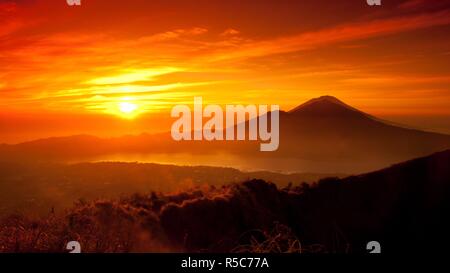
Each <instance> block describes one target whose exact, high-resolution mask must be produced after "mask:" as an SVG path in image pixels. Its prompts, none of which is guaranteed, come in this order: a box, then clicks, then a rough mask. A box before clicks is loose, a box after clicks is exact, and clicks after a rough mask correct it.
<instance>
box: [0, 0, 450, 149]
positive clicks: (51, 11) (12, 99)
mask: <svg viewBox="0 0 450 273" xmlns="http://www.w3.org/2000/svg"><path fill="white" fill-rule="evenodd" d="M449 30H450V1H448V0H440V1H437V0H436V1H433V0H429V1H425V0H407V1H406V0H404V1H383V5H382V6H381V7H370V6H368V5H367V4H366V1H365V0H346V1H325V0H323V1H318V0H309V1H295V0H291V1H288V0H285V1H283V0H281V1H280V0H273V1H264V0H247V1H242V0H241V1H236V0H227V1H219V0H195V1H194V0H179V1H172V0H152V1H148V0H135V1H119V0H118V1H114V0H82V6H81V7H70V6H68V5H67V4H66V1H65V0H20V1H9V0H2V1H0V93H1V98H2V99H1V101H0V130H1V132H2V133H1V136H0V142H18V141H23V140H27V139H32V138H35V137H45V136H51V135H65V134H74V133H92V134H97V135H110V134H114V135H120V134H125V133H138V132H141V131H152V130H160V131H162V130H168V128H170V127H167V126H166V125H167V122H168V114H167V111H168V110H169V109H170V108H171V107H172V106H173V105H174V104H178V103H192V101H193V96H196V95H201V96H203V100H204V103H218V104H227V103H231V104H237V103H242V104H258V103H263V104H280V106H281V108H282V109H284V110H289V109H290V108H292V107H294V106H296V105H298V104H300V103H303V102H304V101H306V100H308V99H310V98H313V97H317V96H321V95H326V94H328V95H333V96H336V97H338V98H339V99H341V100H343V101H344V102H346V103H348V104H351V105H352V106H354V107H356V108H358V109H360V110H362V111H365V112H368V113H370V114H373V115H376V116H380V117H389V118H390V119H394V120H395V121H398V122H404V123H409V124H411V123H412V124H411V125H414V126H417V127H421V128H425V129H431V130H438V131H441V132H450V122H449V117H450V35H449ZM123 102H125V103H132V104H133V105H135V106H136V107H137V109H136V111H134V112H133V118H132V119H131V118H124V117H127V115H125V114H123V113H122V112H121V111H120V105H121V103H123ZM161 119H163V120H165V122H164V121H161Z"/></svg>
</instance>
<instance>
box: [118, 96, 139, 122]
mask: <svg viewBox="0 0 450 273" xmlns="http://www.w3.org/2000/svg"><path fill="white" fill-rule="evenodd" d="M117 109H118V113H119V115H120V116H121V117H123V118H134V117H136V116H137V115H138V112H139V105H138V103H136V102H135V101H133V100H130V99H129V98H123V99H122V100H121V101H120V102H119V103H118V104H117Z"/></svg>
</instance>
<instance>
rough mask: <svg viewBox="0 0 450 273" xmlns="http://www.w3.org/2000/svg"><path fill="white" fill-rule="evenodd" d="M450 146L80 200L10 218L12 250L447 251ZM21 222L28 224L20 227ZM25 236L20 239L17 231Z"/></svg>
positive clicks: (7, 239)
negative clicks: (366, 166)
mask: <svg viewBox="0 0 450 273" xmlns="http://www.w3.org/2000/svg"><path fill="white" fill-rule="evenodd" d="M449 165H450V150H447V151H445V152H441V153H436V154H433V155H431V156H428V157H423V158H418V159H414V160H411V161H408V162H404V163H401V164H398V165H395V166H393V167H390V168H386V169H383V170H380V171H376V172H372V173H368V174H364V175H359V176H353V177H347V178H344V179H337V178H327V179H323V180H321V181H319V182H318V183H317V184H316V185H313V186H308V185H303V186H301V187H293V188H290V187H288V188H284V189H278V188H277V187H276V186H275V185H274V184H271V183H267V182H265V181H262V180H251V181H247V182H244V183H235V184H231V185H228V186H223V187H220V188H217V187H209V188H208V189H206V188H205V189H204V190H195V191H185V192H180V193H177V194H155V193H154V194H151V195H148V196H146V195H134V196H132V197H129V198H122V199H121V200H118V201H106V200H99V201H96V202H79V203H78V204H77V205H76V206H75V207H74V208H73V209H72V210H70V211H69V212H67V214H66V215H63V216H55V215H53V214H50V215H49V216H48V217H46V218H44V219H41V220H39V221H36V220H29V219H28V218H27V217H25V216H11V217H8V218H5V219H4V220H3V221H2V222H1V223H0V227H1V229H0V246H1V250H2V251H19V252H20V251H64V250H63V247H64V242H65V241H68V240H71V239H73V238H76V239H77V240H79V241H80V242H81V244H82V247H83V251H85V252H140V251H144V252H159V251H193V252H198V251H207V252H217V251H219V252H230V251H231V252H236V251H237V252H243V251H244V252H248V251H250V252H252V251H255V252H313V253H317V252H321V253H323V252H332V253H359V252H366V250H365V245H366V243H367V242H368V241H372V240H376V241H379V242H380V243H381V245H382V251H383V252H384V253H408V252H409V253H417V252H418V251H419V252H427V253H433V252H439V251H440V250H443V249H445V248H446V247H447V244H448V242H450V235H449V233H448V230H449V228H450V226H449V223H448V221H446V218H447V217H448V215H449V213H450V201H449V200H450V198H449V197H450V183H449V181H450V169H449V168H448V166H449ZM19 226H20V227H21V228H20V229H19V228H18V227H19ZM12 233H14V234H15V237H14V238H15V239H14V238H12V237H11V236H10V234H12Z"/></svg>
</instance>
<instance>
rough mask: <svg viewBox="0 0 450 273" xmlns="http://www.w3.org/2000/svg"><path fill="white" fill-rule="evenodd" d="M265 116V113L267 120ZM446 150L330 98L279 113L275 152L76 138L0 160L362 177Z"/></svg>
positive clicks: (31, 146) (150, 138)
mask: <svg viewBox="0 0 450 273" xmlns="http://www.w3.org/2000/svg"><path fill="white" fill-rule="evenodd" d="M268 115H270V113H269V114H268ZM448 148H450V136H449V135H444V134H439V133H432V132H425V131H420V130H416V129H410V128H405V127H403V126H402V127H400V126H396V125H393V124H392V123H389V122H385V121H382V120H380V119H378V118H376V117H373V116H371V115H369V114H366V113H364V112H362V111H359V110H358V109H356V108H353V107H352V106H349V105H347V104H345V103H344V102H342V101H340V100H339V99H337V98H335V97H332V96H322V97H319V98H315V99H312V100H309V101H307V102H306V103H303V104H301V105H300V106H298V107H296V108H294V109H292V110H291V111H288V112H285V111H280V146H279V149H278V151H276V152H269V153H262V152H260V151H259V143H257V142H250V141H234V142H230V141H214V142H207V141H181V142H176V141H173V140H172V139H171V136H170V133H161V134H151V135H150V134H141V135H137V136H124V137H116V138H108V139H102V138H97V137H93V136H87V135H80V136H71V137H60V138H49V139H41V140H36V141H30V142H25V143H21V144H16V145H3V146H0V159H1V160H5V159H7V160H9V159H18V160H23V159H32V160H36V159H39V160H71V159H73V158H80V159H83V158H89V157H90V156H97V155H108V154H133V153H140V154H152V153H189V154H193V155H196V154H206V153H210V154H214V153H217V152H219V151H222V152H226V153H230V154H234V155H236V156H242V157H257V158H263V159H265V160H267V161H268V162H270V161H271V160H274V159H275V158H277V159H283V160H291V159H293V160H295V163H292V165H293V167H292V168H293V171H301V172H304V171H311V172H327V173H329V172H333V173H336V172H339V173H361V172H367V171H371V170H375V169H380V168H383V167H385V166H388V165H391V164H394V163H397V162H401V161H405V160H408V159H411V158H415V157H420V156H425V155H428V154H431V153H434V152H439V151H442V150H445V149H448Z"/></svg>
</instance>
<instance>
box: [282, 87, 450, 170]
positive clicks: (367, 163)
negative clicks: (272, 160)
mask: <svg viewBox="0 0 450 273" xmlns="http://www.w3.org/2000/svg"><path fill="white" fill-rule="evenodd" d="M447 148H450V136H448V135H444V134H438V133H432V132H424V131H420V130H415V129H410V128H406V127H401V126H397V125H394V124H392V123H389V122H386V121H382V120H380V119H377V118H375V117H373V116H371V115H368V114H366V113H363V112H361V111H359V110H357V109H355V108H353V107H351V106H348V105H346V104H345V103H343V102H342V101H340V100H338V99H337V98H334V97H331V96H324V97H320V98H316V99H312V100H310V101H308V102H306V103H304V104H302V105H300V106H298V107H296V108H295V109H293V110H292V111H289V112H281V113H280V149H279V151H278V153H279V154H280V155H283V156H295V157H296V158H301V159H307V160H311V161H318V162H330V161H331V162H336V164H337V165H339V166H338V168H339V169H340V170H342V171H344V172H347V173H348V172H351V171H352V169H353V171H357V172H358V171H359V172H363V171H370V170H374V169H377V168H382V167H384V166H386V165H389V164H393V163H395V162H401V161H405V160H408V159H411V158H415V157H419V156H425V155H428V154H430V153H433V152H437V151H442V150H445V149H447ZM337 165H336V166H337Z"/></svg>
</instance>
